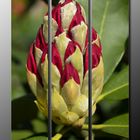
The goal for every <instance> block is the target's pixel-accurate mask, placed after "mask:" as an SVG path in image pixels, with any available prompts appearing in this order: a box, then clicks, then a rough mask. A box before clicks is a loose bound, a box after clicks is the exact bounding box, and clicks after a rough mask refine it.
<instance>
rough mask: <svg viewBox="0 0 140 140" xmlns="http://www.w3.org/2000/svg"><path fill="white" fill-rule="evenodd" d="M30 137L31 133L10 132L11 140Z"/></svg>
mask: <svg viewBox="0 0 140 140" xmlns="http://www.w3.org/2000/svg"><path fill="white" fill-rule="evenodd" d="M30 135H32V132H31V131H27V130H24V131H23V130H22V131H20V130H18V131H15V130H14V131H12V140H21V139H23V138H26V137H29V136H30Z"/></svg>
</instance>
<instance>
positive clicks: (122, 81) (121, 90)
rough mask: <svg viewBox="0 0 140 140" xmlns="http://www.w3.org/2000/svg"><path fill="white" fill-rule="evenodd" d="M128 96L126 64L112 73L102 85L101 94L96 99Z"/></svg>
mask: <svg viewBox="0 0 140 140" xmlns="http://www.w3.org/2000/svg"><path fill="white" fill-rule="evenodd" d="M128 97H129V73H128V66H126V67H125V68H124V69H123V70H121V71H120V72H118V73H114V74H113V75H112V77H111V78H110V80H109V81H108V82H107V84H106V85H105V86H104V89H103V92H102V94H101V95H100V96H99V98H98V101H97V102H99V101H101V100H105V99H108V100H123V99H126V98H128Z"/></svg>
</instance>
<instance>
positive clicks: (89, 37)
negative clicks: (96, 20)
mask: <svg viewBox="0 0 140 140" xmlns="http://www.w3.org/2000/svg"><path fill="white" fill-rule="evenodd" d="M88 9H89V10H88V30H89V32H88V41H89V46H88V62H89V64H88V70H89V73H88V106H89V111H88V116H89V121H88V125H89V127H88V128H89V129H88V132H89V140H92V0H88Z"/></svg>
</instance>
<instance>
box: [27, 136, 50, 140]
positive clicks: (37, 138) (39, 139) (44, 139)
mask: <svg viewBox="0 0 140 140" xmlns="http://www.w3.org/2000/svg"><path fill="white" fill-rule="evenodd" d="M26 140H48V138H47V137H45V136H34V137H31V138H27V139H26Z"/></svg>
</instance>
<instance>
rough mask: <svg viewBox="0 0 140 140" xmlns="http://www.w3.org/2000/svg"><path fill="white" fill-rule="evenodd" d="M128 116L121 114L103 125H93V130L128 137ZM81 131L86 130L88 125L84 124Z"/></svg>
mask: <svg viewBox="0 0 140 140" xmlns="http://www.w3.org/2000/svg"><path fill="white" fill-rule="evenodd" d="M128 118H129V117H128V114H123V115H120V116H117V117H114V118H112V119H110V120H108V121H106V122H104V123H103V124H93V125H92V129H93V130H102V131H104V132H107V133H110V134H114V135H119V136H122V137H126V138H128V137H129V122H128ZM82 129H85V130H87V129H88V125H87V124H84V125H83V126H82Z"/></svg>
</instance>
